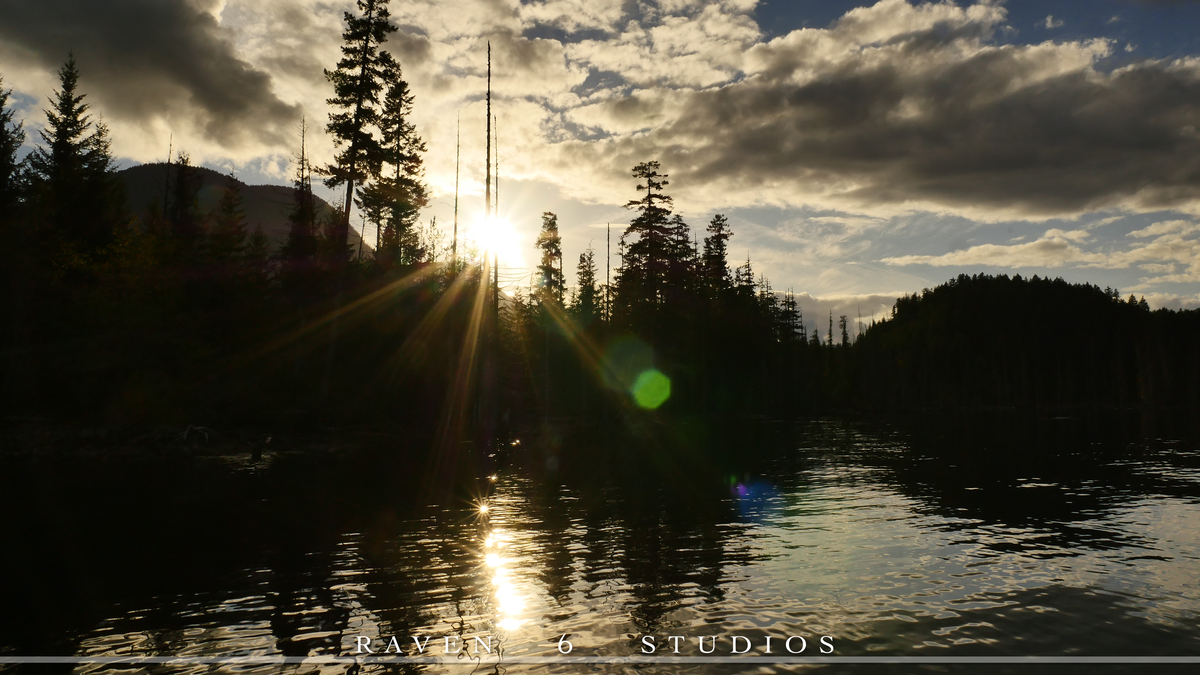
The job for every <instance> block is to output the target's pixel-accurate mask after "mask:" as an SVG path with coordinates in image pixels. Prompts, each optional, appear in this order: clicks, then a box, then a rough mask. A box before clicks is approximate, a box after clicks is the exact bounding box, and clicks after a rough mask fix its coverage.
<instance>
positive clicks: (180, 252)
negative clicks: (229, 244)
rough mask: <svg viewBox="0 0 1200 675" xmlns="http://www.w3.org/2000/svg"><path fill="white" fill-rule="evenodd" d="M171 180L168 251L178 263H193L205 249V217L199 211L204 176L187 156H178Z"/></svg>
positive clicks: (168, 212)
mask: <svg viewBox="0 0 1200 675" xmlns="http://www.w3.org/2000/svg"><path fill="white" fill-rule="evenodd" d="M172 178H173V181H172V184H171V199H170V200H169V201H168V208H167V213H166V217H167V223H168V226H169V228H170V236H171V239H172V242H171V244H172V246H171V248H172V250H173V254H174V256H175V257H176V258H177V259H179V260H181V261H185V262H189V263H190V262H195V261H196V260H198V259H199V258H200V253H201V250H202V249H203V247H204V235H205V232H204V214H203V212H202V211H201V210H200V188H201V187H203V185H204V176H203V175H202V174H201V173H200V172H199V171H198V170H197V169H196V167H194V166H192V164H191V159H190V158H189V157H188V155H187V153H183V152H181V153H179V159H178V161H177V162H176V163H175V173H174V174H173V175H172Z"/></svg>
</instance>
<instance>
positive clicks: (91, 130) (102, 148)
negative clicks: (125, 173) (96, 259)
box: [28, 56, 124, 264]
mask: <svg viewBox="0 0 1200 675" xmlns="http://www.w3.org/2000/svg"><path fill="white" fill-rule="evenodd" d="M58 77H59V82H60V89H59V90H58V91H56V92H54V96H53V97H52V98H51V99H50V102H51V104H52V107H51V109H50V110H46V111H45V112H46V118H47V121H48V123H49V127H48V129H47V130H45V131H41V132H40V135H41V137H42V141H43V143H44V145H41V146H39V147H38V148H36V149H34V151H33V153H32V154H30V156H29V158H28V162H29V168H30V171H31V174H32V176H31V178H32V186H31V187H32V199H33V202H34V207H35V212H36V215H35V216H34V219H35V227H42V228H45V229H46V230H48V231H45V232H44V235H45V236H44V238H43V240H44V241H45V242H46V243H48V244H50V242H57V244H58V246H54V244H50V245H51V247H52V248H57V249H59V252H60V253H61V254H62V257H61V258H60V262H66V263H67V264H70V261H69V260H66V259H69V258H72V257H73V256H75V255H83V256H85V257H86V256H89V255H92V254H94V253H96V252H98V251H99V250H100V249H101V248H103V247H104V246H105V245H107V244H108V243H109V242H111V241H112V239H113V234H114V231H115V229H116V227H117V225H118V223H119V220H120V214H121V211H122V209H123V207H124V199H123V195H122V194H121V192H120V190H119V189H118V187H117V185H116V183H115V182H114V180H113V177H112V152H111V150H110V148H109V138H108V128H107V127H106V126H105V125H104V122H103V121H101V120H97V121H96V122H95V123H93V122H92V119H91V116H90V115H88V114H87V111H88V105H87V104H86V103H84V102H83V99H84V97H85V96H86V95H85V94H80V93H78V85H79V70H78V68H76V65H75V58H74V56H68V57H67V61H66V63H64V64H63V67H62V68H61V69H60V70H59V71H58Z"/></svg>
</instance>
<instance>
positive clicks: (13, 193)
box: [0, 78, 25, 223]
mask: <svg viewBox="0 0 1200 675" xmlns="http://www.w3.org/2000/svg"><path fill="white" fill-rule="evenodd" d="M10 95H12V90H11V89H9V90H5V89H4V79H3V78H0V223H6V222H11V221H12V218H13V209H15V208H16V206H17V198H18V193H19V180H18V171H17V166H18V165H17V150H19V149H20V148H21V145H23V144H24V143H25V130H24V129H23V128H22V126H21V123H20V122H14V121H13V116H14V113H15V111H14V110H13V109H12V108H10V107H9V105H8V98H9V96H10Z"/></svg>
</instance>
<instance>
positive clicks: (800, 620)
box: [0, 420, 1200, 673]
mask: <svg viewBox="0 0 1200 675" xmlns="http://www.w3.org/2000/svg"><path fill="white" fill-rule="evenodd" d="M928 428H929V427H926V429H928ZM1056 429H1057V431H1056ZM1063 429H1065V430H1066V431H1063ZM1078 431H1079V422H1078V421H1077V420H1076V421H1070V420H1064V421H1061V423H1059V424H1057V425H1056V424H1055V423H1044V424H1041V425H1035V426H1034V427H1030V428H1021V429H1016V430H1014V429H1011V428H1008V429H1007V431H1006V432H1005V433H1007V434H1008V435H1007V436H1005V437H1004V438H997V437H996V436H995V435H994V434H991V435H989V434H988V433H984V434H982V435H979V434H975V435H971V436H970V440H967V439H966V437H964V436H960V435H958V433H957V432H951V433H942V434H940V435H939V434H933V435H930V434H926V433H923V432H921V431H917V432H914V433H909V432H905V431H900V430H897V429H896V428H894V427H891V426H883V425H866V424H861V423H850V422H842V421H833V420H822V421H815V422H809V423H805V424H802V425H796V426H795V427H790V428H788V429H787V430H786V432H785V433H781V434H774V435H771V436H770V439H769V440H766V437H765V436H764V437H762V438H758V437H755V436H753V435H747V436H746V437H745V438H744V439H743V440H740V441H739V440H737V438H735V439H734V440H732V441H729V442H728V444H727V445H728V446H729V447H724V448H720V449H718V450H716V451H706V452H700V451H697V452H696V453H695V455H694V456H689V455H688V454H687V453H688V452H689V451H688V450H687V448H686V447H685V448H683V449H680V448H676V449H674V450H671V451H666V450H663V451H662V456H660V457H655V456H654V453H655V452H656V450H655V449H654V448H653V447H650V448H639V449H637V450H636V451H632V450H630V449H628V448H610V449H609V450H608V451H606V453H607V454H604V455H603V456H597V455H594V454H592V455H589V454H587V453H585V452H583V451H579V452H572V451H571V449H570V448H569V447H563V448H559V449H558V450H557V451H555V452H553V453H550V452H547V451H536V450H530V451H520V452H514V453H512V460H511V461H510V462H509V463H508V464H507V465H505V466H501V467H500V468H498V469H496V470H495V473H494V474H493V476H494V480H488V478H487V477H486V476H481V480H479V481H477V482H476V483H475V484H469V485H467V486H466V487H465V488H464V487H463V486H456V488H455V489H446V490H438V489H431V488H436V487H438V486H431V485H430V482H431V481H434V480H436V479H434V478H432V476H434V475H437V474H436V472H433V471H431V470H429V469H427V468H423V467H418V466H416V465H414V464H412V463H405V462H395V463H390V464H389V463H379V462H378V460H377V459H370V458H364V457H361V456H348V455H344V454H337V453H327V454H318V455H314V454H312V453H296V454H283V455H270V454H268V456H267V457H266V458H265V460H264V461H262V462H258V463H254V462H251V461H250V460H249V458H248V457H245V456H243V457H199V458H187V459H178V458H176V459H169V460H168V459H164V460H162V461H157V462H150V463H147V462H146V461H145V460H144V459H140V460H137V461H136V462H133V461H129V462H126V463H121V462H104V461H100V460H96V459H93V460H88V461H82V460H80V461H76V462H72V463H70V464H68V465H65V466H64V464H63V463H62V462H61V461H59V462H48V461H46V460H45V459H39V460H36V461H29V460H23V461H20V462H16V461H14V460H8V470H7V471H6V475H5V478H4V481H5V488H6V489H5V494H6V495H7V496H6V497H4V507H5V509H6V513H7V515H6V528H7V531H6V532H4V537H5V541H6V542H9V544H8V545H7V546H6V547H7V548H8V550H9V553H8V554H7V555H6V562H5V568H4V569H3V570H2V571H3V573H4V576H3V579H4V581H3V584H4V586H5V591H4V592H5V595H6V596H7V597H6V598H5V603H4V610H3V612H4V618H3V623H2V624H0V626H2V627H3V633H0V654H3V655H32V654H42V655H46V654H64V655H66V654H75V655H93V656H94V655H131V654H137V655H218V656H227V655H229V656H234V655H236V656H250V655H288V656H306V655H336V654H349V653H354V652H355V644H356V643H355V638H356V637H357V636H368V637H370V638H371V640H372V642H371V646H372V647H373V648H374V649H376V650H379V649H382V648H383V647H384V644H385V642H386V640H388V639H389V638H390V637H392V636H396V637H397V638H398V640H397V641H398V643H400V644H403V645H404V648H405V650H406V651H407V652H409V653H414V654H415V653H416V652H415V651H413V646H412V640H411V637H412V636H418V637H419V638H423V637H428V636H432V639H431V640H430V641H429V642H428V643H426V646H427V649H428V651H427V652H426V653H427V654H433V655H441V654H442V653H443V649H444V636H461V637H462V638H464V639H465V640H466V641H467V646H468V655H467V656H466V657H465V658H464V662H465V661H466V660H468V659H469V657H470V650H469V647H470V645H471V642H470V640H471V638H472V637H473V636H481V637H485V638H490V640H491V643H492V646H493V654H492V656H491V657H489V658H488V659H486V660H485V663H486V664H490V665H485V666H483V668H484V669H485V670H487V671H488V672H495V670H496V666H495V662H496V659H497V655H498V657H499V661H500V667H501V671H502V672H524V671H530V672H534V671H537V672H543V671H544V672H579V671H581V670H585V669H586V668H584V667H581V666H579V665H569V664H563V663H558V664H556V663H549V664H542V665H528V664H506V663H505V661H504V659H511V658H513V657H520V656H554V655H555V654H557V653H558V651H557V647H556V645H557V643H558V641H559V640H560V638H562V636H564V635H566V636H568V637H567V639H568V640H569V641H570V642H571V644H572V648H573V649H572V655H576V656H579V655H613V656H620V655H630V654H638V653H641V652H642V650H643V645H644V643H643V642H642V638H643V636H654V637H655V638H656V644H657V646H658V647H659V652H658V653H659V654H669V653H671V649H670V647H669V646H668V644H667V638H668V637H669V636H681V637H683V638H684V639H683V640H682V641H677V643H676V644H678V645H679V653H680V654H681V655H687V656H698V655H700V654H701V652H700V651H699V649H698V646H697V639H698V638H700V637H708V636H718V639H717V641H716V643H715V652H714V655H718V656H729V657H730V660H729V661H728V662H727V663H726V662H722V663H721V664H716V665H713V664H688V665H687V666H682V667H681V666H653V665H650V666H638V668H639V669H643V670H648V671H652V672H658V671H662V672H677V671H679V670H684V671H688V672H751V671H760V670H762V669H763V666H762V665H751V664H738V663H737V661H736V657H735V656H731V655H730V651H731V636H733V635H739V636H743V637H745V638H746V639H747V640H748V641H749V644H750V645H752V650H751V654H753V655H759V656H761V655H763V653H764V643H765V638H766V637H768V636H770V637H772V639H773V640H774V643H773V651H772V653H774V654H781V653H784V652H783V647H782V643H783V640H784V639H785V638H787V637H788V636H802V637H804V638H806V642H807V650H806V651H805V652H804V655H820V654H821V652H820V651H819V646H818V645H819V643H818V640H819V639H820V637H821V636H829V637H830V638H831V642H832V644H833V645H834V652H833V654H834V655H841V656H850V655H871V654H879V655H946V656H961V655H982V656H990V655H1046V656H1070V655H1094V656H1112V655H1177V656H1196V655H1200V622H1198V621H1197V619H1198V618H1200V528H1198V527H1197V524H1198V523H1200V455H1198V454H1197V452H1196V448H1195V447H1194V445H1193V444H1191V443H1189V442H1185V441H1180V440H1175V439H1173V438H1171V437H1157V438H1156V437H1153V436H1149V437H1144V438H1142V439H1141V440H1137V441H1134V442H1127V441H1124V440H1122V441H1119V442H1117V441H1113V440H1112V439H1111V438H1110V437H1108V436H1105V435H1101V436H1099V438H1100V440H1099V441H1097V436H1096V435H1095V434H1092V435H1088V434H1080V433H1078ZM1001 435H1004V434H1001ZM743 444H744V446H743ZM751 446H754V447H751ZM765 446H770V447H765ZM714 452H715V453H716V454H715V455H714ZM718 456H719V458H720V459H715V457H718ZM743 644H745V643H743ZM792 644H793V646H797V645H798V644H799V643H798V642H794V643H792ZM712 645H713V643H712V642H711V641H709V642H707V644H706V649H707V648H709V647H711V646H712ZM106 668H107V669H111V668H112V667H111V666H108V667H105V666H100V665H94V664H93V665H80V666H71V667H67V668H65V670H74V671H76V672H81V673H82V672H99V671H101V670H105V669H106ZM289 668H291V669H292V670H290V671H289V670H288V669H285V670H284V672H330V673H332V672H346V670H347V667H346V666H345V665H328V664H327V665H324V666H303V667H289ZM396 668H397V666H387V667H385V666H382V665H375V666H367V667H366V668H365V669H364V671H363V672H371V671H372V670H377V671H379V672H390V671H393V670H396ZM780 668H782V669H790V670H805V669H812V668H813V667H812V666H786V667H780ZM833 668H834V671H833V672H842V671H844V670H847V669H848V668H847V667H844V666H835V667H833ZM888 668H893V670H891V671H889V672H899V671H897V670H895V668H899V667H889V666H880V667H872V666H859V667H857V670H856V672H874V671H877V670H887V669H888ZM922 668H924V669H929V670H931V671H934V672H945V671H947V670H954V668H953V667H949V666H928V667H918V666H906V667H904V668H902V669H901V670H904V671H912V670H919V669H922ZM212 669H213V667H212V666H205V665H189V666H160V667H157V670H158V671H159V672H180V673H182V672H196V673H199V672H211V671H212ZM401 669H402V670H405V671H418V670H423V671H428V672H441V671H454V672H469V670H470V669H469V668H468V669H467V670H461V669H459V667H447V666H426V665H411V664H410V665H405V666H403V667H402V668H401ZM826 669H828V667H826ZM981 669H983V670H986V671H987V672H1008V671H1009V670H1011V671H1012V672H1028V669H1027V668H1016V667H1003V666H995V667H986V668H983V667H980V666H970V667H963V668H962V669H961V670H958V671H955V672H976V671H980V670H981ZM1095 669H1096V668H1094V667H1089V670H1095ZM225 670H238V671H246V672H263V673H266V672H280V666H277V665H276V666H240V667H237V668H236V669H235V668H232V667H227V668H225ZM590 670H592V671H595V672H604V671H605V669H604V668H602V667H595V666H593V667H591V668H590ZM768 670H770V668H768ZM1108 670H1109V671H1111V672H1118V671H1127V672H1149V670H1148V667H1146V666H1125V667H1111V668H1109V669H1108ZM764 672H765V671H764ZM1156 672H1167V669H1166V668H1161V667H1160V668H1158V669H1157V671H1156ZM1172 672H1174V671H1172Z"/></svg>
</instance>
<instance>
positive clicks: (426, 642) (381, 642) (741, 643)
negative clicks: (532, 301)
mask: <svg viewBox="0 0 1200 675" xmlns="http://www.w3.org/2000/svg"><path fill="white" fill-rule="evenodd" d="M435 637H436V638H439V640H433V638H435ZM569 637H570V634H564V635H562V636H561V637H559V639H558V642H557V644H554V645H547V646H549V647H552V648H555V649H556V650H557V652H558V653H559V654H564V655H566V654H570V653H571V652H572V651H574V649H575V647H574V645H572V644H571V642H570V640H569V639H568V638H569ZM409 639H411V640H412V642H413V644H412V646H408V644H407V642H404V641H402V640H401V639H400V638H398V637H396V636H392V637H390V638H377V639H374V640H372V639H371V638H370V637H369V636H366V635H358V636H355V638H354V643H355V652H354V653H355V654H364V655H365V654H393V655H401V654H407V655H409V656H436V655H438V654H436V653H435V651H434V650H438V651H440V652H441V655H442V656H455V655H458V654H464V653H466V654H470V655H472V656H476V655H479V656H486V655H488V654H491V653H492V648H493V641H492V640H493V638H492V636H491V635H482V636H480V635H473V636H470V637H467V636H461V635H440V636H433V635H412V636H409ZM431 640H432V641H433V644H432V645H430V642H431ZM810 640H811V639H809V638H805V637H803V636H800V635H788V636H775V635H762V636H758V640H757V641H758V644H757V647H756V645H755V640H754V639H751V638H749V637H746V636H744V635H704V636H692V637H691V638H688V637H685V636H683V635H668V636H665V637H664V636H657V635H643V636H642V637H641V639H640V640H639V641H638V642H637V643H636V644H638V645H639V648H640V653H641V654H644V655H650V654H659V655H671V656H674V655H688V654H697V653H698V654H704V655H712V654H729V655H731V656H732V655H739V654H750V653H755V654H763V655H767V654H791V655H801V654H805V653H807V654H810V655H811V654H814V653H819V654H832V653H833V636H830V635H821V636H818V637H817V639H816V640H815V641H810ZM497 644H498V643H497ZM402 645H403V646H402ZM405 647H408V648H407V649H405ZM814 647H815V649H813V648H814ZM439 648H440V649H439Z"/></svg>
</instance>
